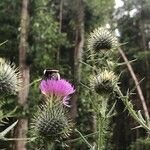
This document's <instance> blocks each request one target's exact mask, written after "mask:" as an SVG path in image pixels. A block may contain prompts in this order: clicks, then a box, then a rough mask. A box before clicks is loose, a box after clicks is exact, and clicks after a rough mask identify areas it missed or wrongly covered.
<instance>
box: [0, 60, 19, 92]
mask: <svg viewBox="0 0 150 150" xmlns="http://www.w3.org/2000/svg"><path fill="white" fill-rule="evenodd" d="M20 83H21V78H20V73H19V70H18V68H16V66H15V64H11V63H10V62H7V61H5V60H4V59H2V58H0V93H4V94H16V92H18V90H19V88H20Z"/></svg>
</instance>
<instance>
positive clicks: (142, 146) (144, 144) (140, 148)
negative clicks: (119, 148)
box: [130, 138, 150, 150]
mask: <svg viewBox="0 0 150 150" xmlns="http://www.w3.org/2000/svg"><path fill="white" fill-rule="evenodd" d="M149 149H150V139H149V138H146V139H137V140H136V142H134V143H132V145H131V147H130V150H149Z"/></svg>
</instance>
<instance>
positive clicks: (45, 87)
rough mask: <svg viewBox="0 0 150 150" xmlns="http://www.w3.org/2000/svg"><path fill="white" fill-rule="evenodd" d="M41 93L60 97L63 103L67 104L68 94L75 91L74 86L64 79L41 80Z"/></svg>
mask: <svg viewBox="0 0 150 150" xmlns="http://www.w3.org/2000/svg"><path fill="white" fill-rule="evenodd" d="M40 89H41V92H42V94H44V95H46V96H56V97H60V98H62V101H63V103H64V105H66V106H68V100H69V97H68V96H69V95H70V94H73V93H74V92H75V89H74V87H73V86H72V85H71V84H70V83H69V82H68V81H66V80H64V79H60V80H54V79H48V80H42V81H41V83H40Z"/></svg>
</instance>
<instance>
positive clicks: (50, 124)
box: [34, 104, 72, 142]
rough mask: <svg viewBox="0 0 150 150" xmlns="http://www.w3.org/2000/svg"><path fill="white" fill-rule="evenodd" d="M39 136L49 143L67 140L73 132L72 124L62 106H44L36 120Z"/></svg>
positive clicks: (35, 124)
mask: <svg viewBox="0 0 150 150" xmlns="http://www.w3.org/2000/svg"><path fill="white" fill-rule="evenodd" d="M34 129H35V131H36V132H37V135H38V136H39V137H41V138H42V139H44V140H47V141H51V142H54V141H60V140H62V139H64V138H67V137H68V136H69V135H70V133H71V130H72V123H71V121H70V119H68V118H67V116H66V112H65V110H64V109H63V107H62V105H60V104H59V105H57V104H56V105H55V106H54V105H53V106H52V107H50V106H49V104H46V105H43V106H42V107H41V108H40V109H39V111H38V113H37V116H36V117H35V119H34Z"/></svg>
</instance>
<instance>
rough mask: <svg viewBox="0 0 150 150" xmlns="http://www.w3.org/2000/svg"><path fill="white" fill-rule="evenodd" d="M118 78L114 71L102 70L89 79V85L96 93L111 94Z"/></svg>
mask: <svg viewBox="0 0 150 150" xmlns="http://www.w3.org/2000/svg"><path fill="white" fill-rule="evenodd" d="M117 81H118V78H117V77H116V76H115V74H114V72H112V71H108V70H104V71H103V72H101V73H100V74H99V75H98V76H96V77H94V78H93V79H92V80H91V85H92V87H93V89H94V90H95V92H96V93H98V94H100V95H101V94H111V93H113V92H114V90H115V86H116V85H117Z"/></svg>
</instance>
